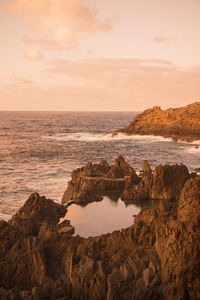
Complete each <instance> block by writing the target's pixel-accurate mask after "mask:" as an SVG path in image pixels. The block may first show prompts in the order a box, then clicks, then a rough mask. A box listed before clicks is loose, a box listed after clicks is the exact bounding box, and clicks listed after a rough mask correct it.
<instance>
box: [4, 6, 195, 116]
mask: <svg viewBox="0 0 200 300" xmlns="http://www.w3.org/2000/svg"><path fill="white" fill-rule="evenodd" d="M199 13H200V1H199V0H175V1H174V0H167V1H166V0H29V1H27V0H0V40H1V41H0V42H1V47H0V54H1V55H0V66H1V68H0V110H40V111H139V110H144V109H146V108H149V107H152V106H156V105H158V106H161V107H162V108H163V109H166V108H169V107H179V106H184V105H187V104H190V103H192V102H196V101H200V55H199V53H200V34H199V30H200V18H199Z"/></svg>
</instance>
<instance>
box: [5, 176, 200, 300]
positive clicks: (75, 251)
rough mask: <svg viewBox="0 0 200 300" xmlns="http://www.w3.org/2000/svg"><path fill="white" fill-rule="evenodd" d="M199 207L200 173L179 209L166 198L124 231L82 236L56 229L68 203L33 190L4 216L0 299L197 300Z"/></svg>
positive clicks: (199, 292) (199, 287)
mask: <svg viewBox="0 0 200 300" xmlns="http://www.w3.org/2000/svg"><path fill="white" fill-rule="evenodd" d="M199 207H200V180H199V178H195V179H191V180H189V181H188V182H187V183H186V184H185V187H184V189H183V191H182V194H181V198H180V202H179V206H178V208H176V207H172V206H171V205H170V204H169V203H168V202H166V201H162V202H160V204H159V206H158V208H149V209H145V210H143V211H141V213H140V214H139V215H138V216H136V218H135V222H134V224H133V225H132V226H131V227H129V228H127V229H123V230H121V231H115V232H113V233H111V234H105V235H101V236H98V237H93V238H88V239H84V238H81V237H79V236H76V237H73V236H71V235H70V234H67V233H65V232H62V233H61V232H59V229H60V225H58V224H56V222H58V221H59V217H60V216H63V215H64V213H65V208H64V207H63V206H60V205H58V204H54V203H53V202H50V201H49V200H46V199H45V198H41V197H39V195H37V194H36V195H32V196H31V198H30V199H29V200H28V201H27V203H26V204H25V205H24V207H23V208H22V209H21V210H20V212H19V214H17V215H15V216H14V217H13V218H12V220H11V221H10V222H8V223H7V222H4V221H1V222H0V242H1V247H0V299H2V300H7V299H21V300H35V299H38V300H40V299H52V300H56V299H57V300H58V299H60V300H61V299H63V300H64V299H70V300H77V299H81V300H94V299H97V300H126V299H131V300H133V299H134V300H141V299H143V300H154V299H164V300H165V299H166V300H168V299H170V300H184V299H185V300H186V299H193V300H196V299H200V272H199V270H200V239H199V235H200V226H199V224H200V223H199ZM48 211H49V214H50V215H49V216H48ZM53 212H55V216H54V213H53ZM42 216H44V219H42ZM37 219H38V224H39V225H38V224H37V222H36V220H37ZM24 220H25V221H24ZM32 221H33V222H34V225H33V224H29V223H32ZM24 222H26V226H23V225H21V224H24ZM66 223H67V225H68V222H66ZM35 226H36V229H35V230H34V228H35ZM26 227H27V228H28V230H26ZM61 227H62V226H61Z"/></svg>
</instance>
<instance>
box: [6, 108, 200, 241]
mask: <svg viewBox="0 0 200 300" xmlns="http://www.w3.org/2000/svg"><path fill="white" fill-rule="evenodd" d="M137 114H138V112H19V111H18V112H14V111H12V112H5V111H4V112H3V111H2V112H0V219H3V220H9V219H10V218H11V216H12V215H13V214H15V213H16V212H17V211H18V209H19V208H20V207H21V206H22V205H23V204H24V202H25V201H26V200H27V198H28V197H29V196H30V194H31V193H33V192H36V191H37V192H38V193H39V194H40V195H45V196H46V197H47V198H50V199H52V200H54V201H56V202H59V203H60V202H61V199H62V195H63V193H64V191H65V189H66V188H67V182H68V181H69V180H70V176H71V172H72V171H73V170H74V169H76V168H79V167H81V166H83V165H85V164H86V163H87V162H89V161H90V162H92V163H97V162H99V161H100V160H102V159H106V160H107V161H108V162H109V163H110V164H112V163H114V160H115V159H116V158H117V157H118V156H119V155H122V156H123V157H124V158H125V159H126V161H127V162H129V163H130V164H131V165H132V166H133V167H134V168H135V169H136V170H140V169H141V166H142V161H143V160H148V161H149V163H150V166H151V167H152V169H154V168H155V166H157V165H159V164H163V165H164V164H175V163H178V164H180V163H184V164H185V165H186V166H187V167H188V169H189V170H190V171H194V170H195V169H197V168H199V167H200V141H196V142H194V143H183V142H173V141H171V140H169V139H164V138H162V137H155V136H131V137H128V136H125V135H122V134H121V135H118V136H117V137H115V138H112V137H111V135H110V134H107V135H105V133H107V132H110V131H114V130H116V129H119V128H123V127H125V126H127V125H128V124H129V123H130V122H131V121H132V120H133V118H134V117H135V116H136V115H137ZM99 205H100V206H99ZM131 205H132V206H131ZM91 207H95V209H96V210H97V214H96V215H95V213H94V210H91ZM84 209H85V208H82V207H76V206H74V207H73V205H72V208H71V211H70V210H69V216H70V214H71V217H72V218H73V215H76V220H78V221H80V220H81V218H82V219H83V220H82V221H80V222H79V223H78V225H76V226H77V227H79V228H82V227H83V226H82V224H83V223H84V222H86V220H87V215H86V216H83V211H84ZM87 209H89V210H90V215H92V214H93V215H94V216H95V222H96V223H98V226H99V224H101V223H102V222H101V219H100V220H99V221H97V215H99V212H100V211H102V214H103V217H102V218H103V220H104V221H103V223H105V219H112V220H113V222H112V229H108V227H109V226H108V227H106V226H107V225H106V226H104V227H105V229H104V230H103V231H102V232H101V226H100V229H99V227H98V230H97V231H94V232H93V231H92V232H91V233H84V232H87V229H86V230H85V231H84V232H83V233H80V232H79V231H78V233H79V234H81V235H83V236H84V235H85V236H88V235H90V234H91V235H97V234H100V233H105V232H108V231H111V230H114V229H115V228H116V229H118V228H117V226H116V224H117V223H118V220H119V218H118V219H116V220H114V217H113V218H109V216H110V214H111V211H113V216H114V215H116V211H117V212H120V211H121V215H122V214H124V219H126V218H127V215H126V213H122V210H123V211H124V212H127V213H128V214H129V215H130V220H129V221H128V224H130V223H131V222H132V215H133V214H137V213H138V212H139V210H140V207H139V206H136V205H134V204H130V206H126V205H125V204H124V202H122V201H121V200H120V199H119V200H118V202H115V203H113V200H111V199H108V198H107V197H105V199H104V200H103V201H102V203H98V204H96V206H95V205H94V203H92V204H91V205H90V206H89V205H88V208H87ZM106 211H108V212H109V215H107V216H106ZM119 214H120V213H119ZM90 218H91V217H90ZM90 218H88V219H90ZM84 220H85V221H84ZM78 221H77V222H78ZM87 221H88V220H87ZM108 221H109V220H108ZM74 222H75V221H74ZM81 222H82V223H81ZM86 223H87V222H86ZM119 223H120V224H119V226H118V227H121V226H127V221H126V222H124V223H123V222H122V221H120V222H119ZM88 226H89V227H92V225H91V223H90V224H88ZM115 226H116V227H115ZM93 227H94V226H93ZM109 228H110V227H109Z"/></svg>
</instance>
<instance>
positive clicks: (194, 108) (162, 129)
mask: <svg viewBox="0 0 200 300" xmlns="http://www.w3.org/2000/svg"><path fill="white" fill-rule="evenodd" d="M199 116H200V102H195V103H193V104H190V105H187V106H185V107H180V108H174V109H172V108H169V109H167V110H162V109H161V108H160V107H158V106H155V107H153V108H151V109H147V110H145V111H144V112H143V113H141V114H139V115H138V116H136V117H135V118H134V119H133V121H132V122H131V124H130V125H129V126H128V127H126V128H123V129H121V130H118V131H117V132H114V133H113V136H116V135H117V133H119V132H121V133H125V134H127V135H135V134H136V135H137V134H138V135H155V136H162V137H165V138H171V139H173V140H174V141H178V140H180V141H187V142H192V141H195V140H200V118H199Z"/></svg>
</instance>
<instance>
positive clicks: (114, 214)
mask: <svg viewBox="0 0 200 300" xmlns="http://www.w3.org/2000/svg"><path fill="white" fill-rule="evenodd" d="M140 210H141V208H140V207H139V206H138V205H136V204H129V205H128V206H126V205H125V203H124V202H123V201H122V200H121V199H118V200H117V201H114V200H111V199H110V198H108V197H104V199H103V200H102V201H101V202H93V203H90V204H88V205H87V206H84V207H82V206H79V205H76V204H73V205H71V206H70V207H69V208H68V212H67V214H66V217H65V218H66V219H68V220H70V221H71V225H73V226H74V227H75V235H80V236H82V237H89V236H97V235H100V234H104V233H108V232H112V231H114V230H120V229H121V228H126V227H128V226H130V225H132V224H133V220H134V217H133V215H137V214H138V213H139V212H140Z"/></svg>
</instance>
